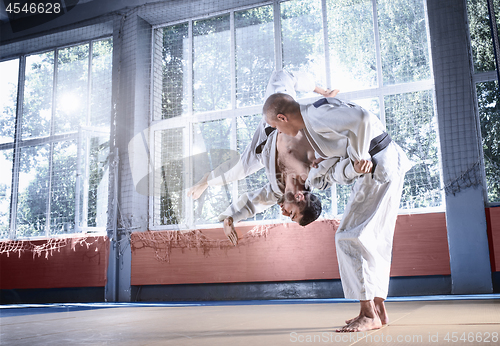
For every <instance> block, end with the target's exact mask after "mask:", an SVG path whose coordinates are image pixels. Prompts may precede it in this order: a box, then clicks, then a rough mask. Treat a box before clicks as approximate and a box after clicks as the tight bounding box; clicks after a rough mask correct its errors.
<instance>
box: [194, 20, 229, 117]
mask: <svg viewBox="0 0 500 346" xmlns="http://www.w3.org/2000/svg"><path fill="white" fill-rule="evenodd" d="M230 52H231V33H230V31H229V15H224V16H220V17H216V18H211V19H208V20H202V21H196V22H194V24H193V84H194V85H193V89H194V90H193V93H194V104H193V110H194V111H195V112H201V111H212V110H216V109H227V108H230V106H231V59H230V57H231V54H230Z"/></svg>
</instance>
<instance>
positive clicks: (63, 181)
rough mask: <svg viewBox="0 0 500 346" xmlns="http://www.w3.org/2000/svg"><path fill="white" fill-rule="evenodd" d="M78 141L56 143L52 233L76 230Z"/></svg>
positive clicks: (52, 195) (51, 199)
mask: <svg viewBox="0 0 500 346" xmlns="http://www.w3.org/2000/svg"><path fill="white" fill-rule="evenodd" d="M76 163H77V144H76V141H71V142H60V143H55V144H54V155H53V163H52V165H53V168H52V189H51V194H50V197H51V198H50V234H65V233H73V232H74V231H75V197H76V196H75V190H76V189H75V187H76V168H77V167H76Z"/></svg>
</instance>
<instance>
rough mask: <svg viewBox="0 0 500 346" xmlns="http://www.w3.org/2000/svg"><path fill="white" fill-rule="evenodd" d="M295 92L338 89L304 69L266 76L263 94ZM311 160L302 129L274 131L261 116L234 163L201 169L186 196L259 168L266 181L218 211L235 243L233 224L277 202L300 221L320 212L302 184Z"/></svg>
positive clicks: (330, 93)
mask: <svg viewBox="0 0 500 346" xmlns="http://www.w3.org/2000/svg"><path fill="white" fill-rule="evenodd" d="M296 91H315V92H317V93H320V94H321V95H323V96H335V95H336V94H337V92H338V90H333V91H330V90H324V89H322V88H320V87H317V86H316V85H315V84H314V82H313V81H312V79H310V78H308V76H307V75H305V74H300V73H296V74H292V73H289V72H286V71H277V72H274V73H273V74H272V76H271V78H270V80H269V83H268V85H267V89H266V97H265V99H267V97H268V96H270V95H272V94H274V93H276V92H279V93H282V94H286V95H288V96H289V97H290V98H292V99H295V98H296ZM315 159H316V157H315V153H314V149H313V148H312V147H311V145H310V144H309V141H308V140H307V139H306V137H305V136H304V134H303V132H301V131H299V132H297V133H296V134H294V135H293V136H288V135H286V134H284V133H280V132H279V131H275V129H274V128H272V127H270V126H269V125H268V124H267V123H266V122H265V119H264V118H263V119H262V120H261V122H260V123H259V125H258V127H257V129H256V131H255V133H254V136H253V138H252V141H251V143H249V144H248V145H247V147H246V148H245V150H244V151H243V153H242V154H241V156H240V158H239V161H238V162H237V164H236V165H234V166H233V167H232V168H231V169H229V170H225V169H224V168H222V167H221V166H223V165H221V166H219V167H218V168H216V169H215V170H214V171H212V172H209V173H207V174H205V176H204V177H203V178H202V179H201V180H200V181H199V182H198V183H197V184H196V185H195V186H193V187H192V188H191V189H190V190H189V191H188V195H189V196H191V197H193V198H194V199H198V198H199V197H200V196H201V194H202V193H203V192H204V191H205V189H206V188H207V187H208V186H220V185H225V184H227V183H229V182H233V181H237V180H240V179H243V178H245V177H246V176H248V175H250V174H252V173H254V172H256V171H258V170H259V169H261V168H262V167H264V168H265V171H266V175H267V178H268V180H269V183H267V184H266V185H265V186H263V187H261V188H259V189H257V190H254V191H251V192H247V193H244V194H243V195H241V196H240V197H239V199H238V200H237V201H236V202H235V203H233V204H231V205H230V206H229V207H228V208H227V209H226V211H224V212H223V213H222V214H221V215H219V220H220V221H222V222H223V228H224V233H225V234H226V236H227V237H228V238H229V240H230V241H231V242H232V243H233V244H234V245H236V244H237V242H238V235H237V233H236V231H235V229H234V223H236V222H238V221H241V220H245V219H247V218H249V217H252V216H253V215H255V214H257V213H260V212H262V211H264V210H266V209H267V208H270V207H271V206H273V205H275V204H276V203H278V204H279V205H280V207H281V211H282V214H283V215H285V216H288V217H290V218H291V219H292V221H295V222H298V223H299V224H300V225H302V226H305V225H307V224H309V223H311V222H312V221H314V220H316V219H317V218H318V217H319V215H320V214H321V201H320V200H319V199H318V198H317V197H316V196H315V195H313V194H311V193H310V192H309V191H307V189H305V187H304V184H305V181H306V179H307V177H308V173H309V170H310V167H311V165H312V164H313V163H314V161H315Z"/></svg>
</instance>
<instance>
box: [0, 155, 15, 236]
mask: <svg viewBox="0 0 500 346" xmlns="http://www.w3.org/2000/svg"><path fill="white" fill-rule="evenodd" d="M11 187H12V150H2V151H0V239H3V238H7V237H8V236H9V228H10V197H11Z"/></svg>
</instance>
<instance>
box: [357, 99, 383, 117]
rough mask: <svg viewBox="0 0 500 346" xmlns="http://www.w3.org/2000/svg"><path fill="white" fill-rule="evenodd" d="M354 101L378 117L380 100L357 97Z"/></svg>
mask: <svg viewBox="0 0 500 346" xmlns="http://www.w3.org/2000/svg"><path fill="white" fill-rule="evenodd" d="M354 102H355V103H356V104H358V105H360V106H361V107H363V108H364V109H366V110H369V111H370V112H372V113H373V114H375V115H376V116H377V117H378V118H379V119H380V102H379V99H378V98H368V99H357V100H354Z"/></svg>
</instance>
